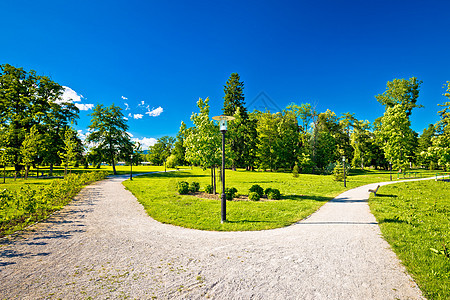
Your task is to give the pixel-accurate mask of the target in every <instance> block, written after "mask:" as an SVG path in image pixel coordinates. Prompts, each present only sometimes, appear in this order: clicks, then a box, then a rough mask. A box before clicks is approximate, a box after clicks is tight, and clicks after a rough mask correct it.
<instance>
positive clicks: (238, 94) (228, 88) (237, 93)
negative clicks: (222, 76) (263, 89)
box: [222, 73, 247, 119]
mask: <svg viewBox="0 0 450 300" xmlns="http://www.w3.org/2000/svg"><path fill="white" fill-rule="evenodd" d="M240 80H241V78H240V77H239V74H238V73H232V74H231V75H230V78H229V79H228V81H227V83H226V85H225V86H224V89H223V91H224V93H225V96H224V97H223V100H224V101H223V109H222V111H223V113H224V114H225V115H227V116H233V115H234V114H235V113H236V112H237V110H238V108H239V109H240V111H241V115H242V118H243V119H247V109H246V108H245V101H244V99H245V98H244V82H243V81H240Z"/></svg>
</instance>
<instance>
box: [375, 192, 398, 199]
mask: <svg viewBox="0 0 450 300" xmlns="http://www.w3.org/2000/svg"><path fill="white" fill-rule="evenodd" d="M377 197H382V198H398V196H397V195H388V194H379V193H377Z"/></svg>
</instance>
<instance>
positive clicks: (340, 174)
mask: <svg viewBox="0 0 450 300" xmlns="http://www.w3.org/2000/svg"><path fill="white" fill-rule="evenodd" d="M333 175H334V180H335V181H342V180H344V168H343V167H342V165H341V163H339V162H337V163H336V166H335V167H334V170H333Z"/></svg>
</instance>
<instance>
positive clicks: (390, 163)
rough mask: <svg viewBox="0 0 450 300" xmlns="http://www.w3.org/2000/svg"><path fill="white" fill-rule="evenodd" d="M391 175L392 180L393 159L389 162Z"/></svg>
mask: <svg viewBox="0 0 450 300" xmlns="http://www.w3.org/2000/svg"><path fill="white" fill-rule="evenodd" d="M389 176H390V177H391V181H392V161H390V162H389Z"/></svg>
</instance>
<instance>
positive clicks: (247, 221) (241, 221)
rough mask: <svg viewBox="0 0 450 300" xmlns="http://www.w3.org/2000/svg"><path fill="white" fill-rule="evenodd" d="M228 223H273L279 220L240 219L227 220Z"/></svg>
mask: <svg viewBox="0 0 450 300" xmlns="http://www.w3.org/2000/svg"><path fill="white" fill-rule="evenodd" d="M226 223H230V224H252V223H266V224H272V223H277V222H275V221H257V220H238V221H234V220H227V221H226Z"/></svg>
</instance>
